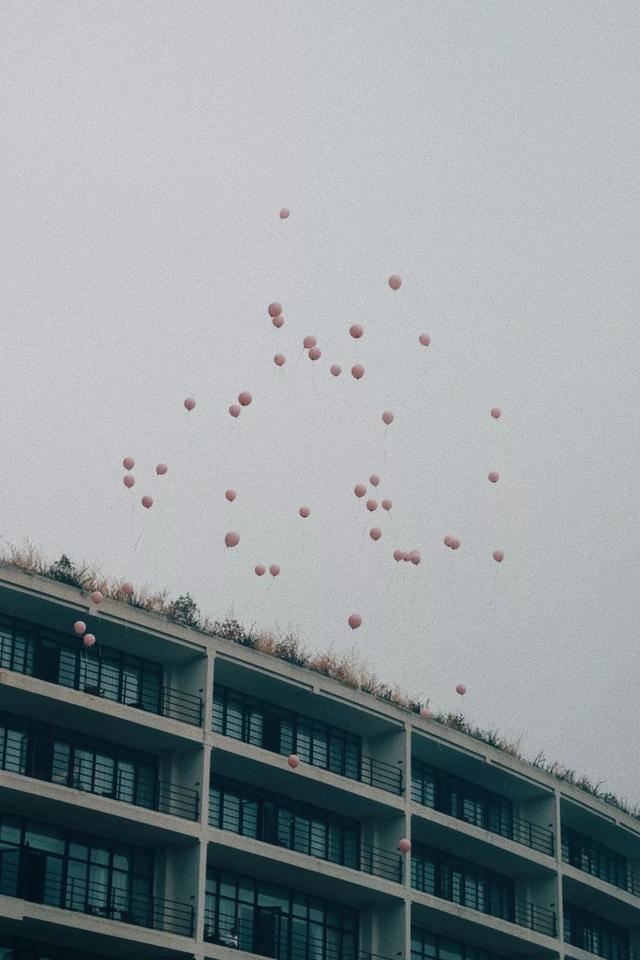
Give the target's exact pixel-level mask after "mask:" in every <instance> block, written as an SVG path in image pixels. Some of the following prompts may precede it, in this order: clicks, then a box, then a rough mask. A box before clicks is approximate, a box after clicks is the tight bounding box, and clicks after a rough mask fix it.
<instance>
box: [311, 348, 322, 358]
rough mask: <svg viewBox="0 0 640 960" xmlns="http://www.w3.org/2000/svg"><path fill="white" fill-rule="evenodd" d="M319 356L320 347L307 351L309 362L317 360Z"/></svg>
mask: <svg viewBox="0 0 640 960" xmlns="http://www.w3.org/2000/svg"><path fill="white" fill-rule="evenodd" d="M321 356H322V354H321V352H320V347H311V350H309V359H310V360H319V359H320V357H321Z"/></svg>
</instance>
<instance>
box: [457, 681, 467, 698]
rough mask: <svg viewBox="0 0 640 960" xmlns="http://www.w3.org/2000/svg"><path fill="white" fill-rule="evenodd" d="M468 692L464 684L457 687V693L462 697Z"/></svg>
mask: <svg viewBox="0 0 640 960" xmlns="http://www.w3.org/2000/svg"><path fill="white" fill-rule="evenodd" d="M466 692H467V688H466V687H465V685H464V683H459V684H458V686H457V687H456V693H459V694H460V696H461V697H464V695H465V693H466Z"/></svg>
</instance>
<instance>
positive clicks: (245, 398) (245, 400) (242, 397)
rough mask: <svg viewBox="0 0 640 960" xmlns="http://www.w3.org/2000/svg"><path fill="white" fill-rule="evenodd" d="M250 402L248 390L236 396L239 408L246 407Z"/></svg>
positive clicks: (250, 397)
mask: <svg viewBox="0 0 640 960" xmlns="http://www.w3.org/2000/svg"><path fill="white" fill-rule="evenodd" d="M252 400H253V397H252V396H251V394H250V393H249V391H248V390H243V391H242V393H239V394H238V403H239V404H240V406H241V407H248V406H249V404H250V403H251V401H252Z"/></svg>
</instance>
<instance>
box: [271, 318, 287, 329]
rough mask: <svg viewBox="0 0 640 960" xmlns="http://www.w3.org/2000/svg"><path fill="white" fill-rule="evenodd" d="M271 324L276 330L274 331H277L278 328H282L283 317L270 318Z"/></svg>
mask: <svg viewBox="0 0 640 960" xmlns="http://www.w3.org/2000/svg"><path fill="white" fill-rule="evenodd" d="M271 323H272V324H273V325H274V327H275V328H276V330H279V329H280V327H281V326H282V324H283V323H284V317H282V316H279V317H272V318H271Z"/></svg>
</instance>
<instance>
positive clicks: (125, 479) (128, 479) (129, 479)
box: [122, 473, 136, 490]
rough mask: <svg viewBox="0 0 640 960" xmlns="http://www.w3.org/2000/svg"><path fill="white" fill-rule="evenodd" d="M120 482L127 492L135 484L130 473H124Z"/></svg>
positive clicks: (134, 479)
mask: <svg viewBox="0 0 640 960" xmlns="http://www.w3.org/2000/svg"><path fill="white" fill-rule="evenodd" d="M122 482H123V483H124V485H125V487H126V488H127V490H130V489H131V487H132V486H133V485H134V483H135V482H136V478H135V477H134V475H133V474H132V473H125V475H124V477H123V478H122Z"/></svg>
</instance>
